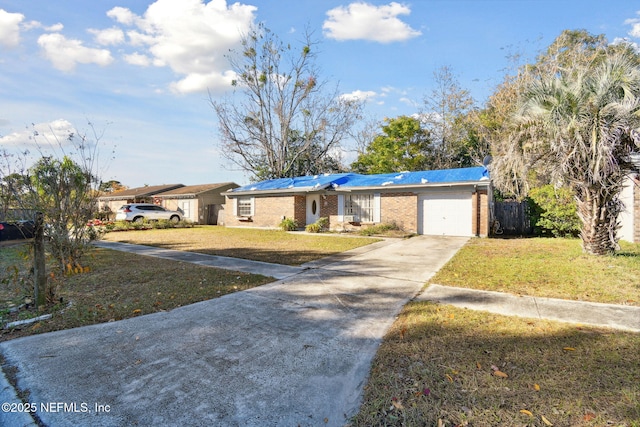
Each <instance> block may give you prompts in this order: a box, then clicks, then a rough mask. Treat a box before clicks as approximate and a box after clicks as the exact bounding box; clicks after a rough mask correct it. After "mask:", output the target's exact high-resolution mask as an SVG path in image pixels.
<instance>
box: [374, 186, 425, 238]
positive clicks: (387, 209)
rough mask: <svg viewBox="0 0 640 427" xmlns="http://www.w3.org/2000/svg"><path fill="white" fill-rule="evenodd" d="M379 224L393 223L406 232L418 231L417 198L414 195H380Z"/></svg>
mask: <svg viewBox="0 0 640 427" xmlns="http://www.w3.org/2000/svg"><path fill="white" fill-rule="evenodd" d="M380 222H381V223H382V224H390V223H395V224H396V225H398V226H399V227H400V228H401V229H403V230H404V231H407V232H412V233H416V232H417V231H418V224H417V222H418V196H417V195H416V194H415V193H382V194H380Z"/></svg>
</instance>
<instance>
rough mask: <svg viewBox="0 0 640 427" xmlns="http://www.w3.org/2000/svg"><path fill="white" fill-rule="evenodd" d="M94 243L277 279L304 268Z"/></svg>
mask: <svg viewBox="0 0 640 427" xmlns="http://www.w3.org/2000/svg"><path fill="white" fill-rule="evenodd" d="M93 244H94V246H97V247H99V248H106V249H113V250H116V251H122V252H131V253H134V254H137V255H146V256H152V257H156V258H164V259H170V260H173V261H184V262H191V263H193V264H199V265H205V266H209V267H217V268H222V269H225V270H233V271H241V272H243V273H253V274H261V275H263V276H269V277H274V278H276V279H284V278H285V277H289V276H293V275H295V274H298V273H300V272H301V271H303V270H304V268H303V267H292V266H289V265H280V264H270V263H267V262H260V261H250V260H248V259H241V258H230V257H224V256H217V255H206V254H199V253H196V252H185V251H176V250H173V249H163V248H156V247H153V246H143V245H134V244H131V243H120V242H108V241H106V240H98V241H96V242H94V243H93Z"/></svg>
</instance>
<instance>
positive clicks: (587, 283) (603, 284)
mask: <svg viewBox="0 0 640 427" xmlns="http://www.w3.org/2000/svg"><path fill="white" fill-rule="evenodd" d="M430 283H437V284H439V285H448V286H458V287H465V288H473V289H483V290H489V291H497V292H508V293H512V294H516V295H530V296H540V297H551V298H563V299H571V300H582V301H593V302H604V303H612V304H628V305H640V245H638V244H635V245H634V244H630V243H625V242H622V249H621V251H620V252H618V253H616V254H615V255H612V256H603V257H595V256H590V255H586V254H583V253H582V249H581V247H580V240H578V239H543V238H537V239H472V240H470V241H469V243H467V244H466V245H465V247H464V248H462V250H460V251H459V252H458V253H457V254H456V256H455V257H454V258H453V259H452V260H451V261H450V262H449V263H448V264H447V265H445V266H444V268H442V269H441V270H440V271H439V272H438V273H437V274H436V275H435V276H434V277H433V278H432V279H431V280H430Z"/></svg>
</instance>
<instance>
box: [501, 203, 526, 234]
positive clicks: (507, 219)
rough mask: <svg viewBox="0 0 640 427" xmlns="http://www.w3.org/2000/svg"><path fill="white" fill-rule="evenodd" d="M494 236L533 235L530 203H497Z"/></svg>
mask: <svg viewBox="0 0 640 427" xmlns="http://www.w3.org/2000/svg"><path fill="white" fill-rule="evenodd" d="M492 231H493V233H492V234H493V235H494V236H499V235H508V236H528V235H531V234H533V226H532V225H531V219H530V215H529V203H527V202H526V201H525V202H495V203H494V226H493V230H492Z"/></svg>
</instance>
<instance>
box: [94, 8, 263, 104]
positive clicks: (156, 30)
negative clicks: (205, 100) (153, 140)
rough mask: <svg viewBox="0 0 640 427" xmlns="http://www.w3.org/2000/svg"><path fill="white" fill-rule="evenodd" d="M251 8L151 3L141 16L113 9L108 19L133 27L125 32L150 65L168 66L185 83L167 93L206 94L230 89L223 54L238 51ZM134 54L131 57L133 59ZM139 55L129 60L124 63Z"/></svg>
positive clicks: (228, 75)
mask: <svg viewBox="0 0 640 427" xmlns="http://www.w3.org/2000/svg"><path fill="white" fill-rule="evenodd" d="M256 10H257V8H256V7H255V6H251V5H242V4H240V3H234V4H232V5H229V6H227V2H226V0H211V1H209V2H208V3H206V4H205V3H204V2H203V0H181V1H180V2H177V1H175V0H156V1H155V2H154V3H153V4H151V5H150V6H149V7H148V8H147V10H146V12H145V13H144V15H143V16H138V15H135V14H134V13H132V12H131V11H130V10H129V9H126V8H121V7H117V8H114V9H111V10H110V11H109V12H108V13H107V15H108V16H110V17H111V18H113V19H115V20H116V21H117V22H119V23H121V24H125V25H129V26H134V28H133V29H132V30H131V31H128V32H127V37H128V39H129V43H130V44H131V45H133V46H136V47H140V48H146V49H147V52H144V53H145V54H146V56H148V57H150V58H152V60H151V61H150V62H151V63H153V64H154V65H155V66H168V67H170V68H171V69H172V70H173V71H174V72H175V73H177V74H179V75H183V76H184V78H183V79H181V80H180V81H177V82H174V83H172V85H171V89H172V90H173V91H176V92H180V93H189V92H198V91H205V90H207V89H212V88H219V87H222V86H227V87H228V86H229V85H230V74H229V71H228V61H227V60H226V58H224V55H225V54H226V53H227V52H228V51H229V49H233V48H236V47H238V46H239V43H240V38H241V34H242V33H246V32H248V30H249V29H250V26H251V25H252V23H253V20H254V12H255V11H256ZM134 55H136V54H134ZM137 55H139V56H131V55H130V56H128V57H127V58H128V59H126V60H127V61H128V62H129V63H135V62H136V61H139V65H147V64H148V63H147V62H145V61H142V56H141V55H143V54H142V53H140V52H138V54H137Z"/></svg>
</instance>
